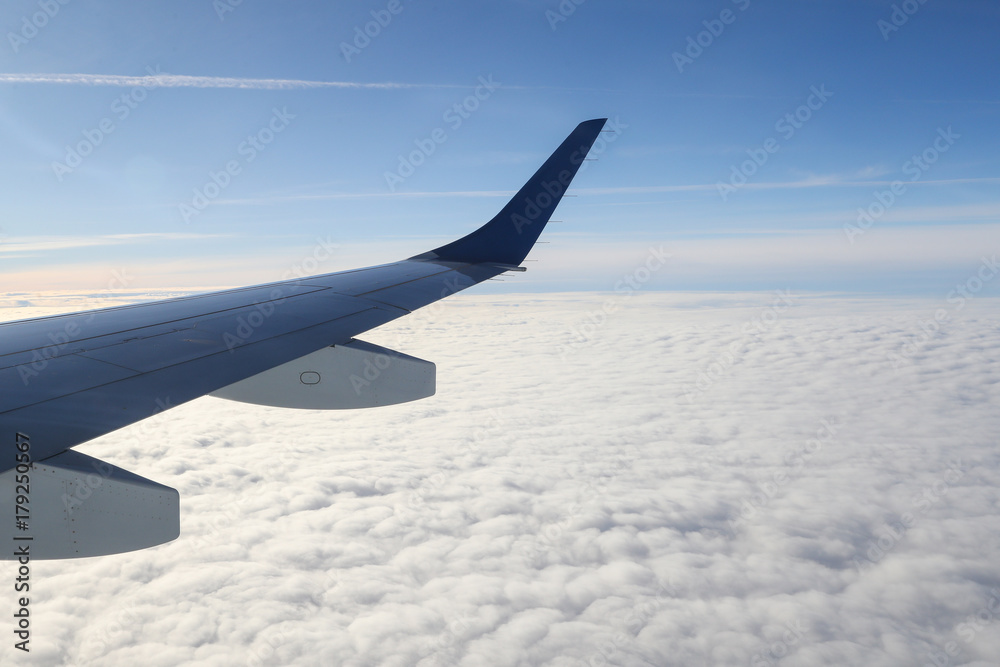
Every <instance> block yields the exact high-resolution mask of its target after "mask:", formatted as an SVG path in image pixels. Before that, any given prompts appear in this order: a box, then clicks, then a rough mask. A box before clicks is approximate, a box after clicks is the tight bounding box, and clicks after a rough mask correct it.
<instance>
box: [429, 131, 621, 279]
mask: <svg viewBox="0 0 1000 667" xmlns="http://www.w3.org/2000/svg"><path fill="white" fill-rule="evenodd" d="M607 120H608V119H607V118H598V119H595V120H588V121H585V122H583V123H580V124H579V125H577V126H576V129H575V130H573V131H572V132H571V133H570V135H569V136H568V137H566V140H565V141H563V142H562V144H561V145H560V146H559V148H557V149H556V150H555V152H554V153H553V154H552V155H551V156H550V157H549V159H548V160H546V161H545V164H543V165H542V166H541V167H540V168H539V169H538V171H536V172H535V175H534V176H532V177H531V178H530V179H528V182H527V183H525V184H524V187H522V188H521V189H520V190H519V191H518V193H517V194H516V195H514V197H513V198H512V199H511V200H510V201H509V202H507V205H506V206H504V207H503V209H502V210H501V211H500V212H499V213H497V214H496V216H494V218H493V219H492V220H490V221H489V222H487V223H486V224H485V225H483V226H482V227H480V228H479V229H477V230H476V231H474V232H472V233H471V234H469V235H468V236H464V237H462V238H460V239H459V240H457V241H453V242H452V243H449V244H447V245H443V246H441V247H440V248H436V249H434V250H432V251H430V252H425V253H423V254H422V255H417V256H416V257H411V258H410V259H423V260H430V261H434V260H438V261H445V262H469V263H472V264H501V265H508V266H517V265H518V264H520V263H521V261H522V260H524V258H525V257H526V256H527V255H528V252H529V251H530V250H531V247H532V246H533V245H535V241H537V240H538V235H539V234H541V233H542V230H543V229H544V228H545V224H546V223H547V222H548V221H549V218H551V217H552V213H553V212H554V211H555V210H556V206H557V205H558V204H559V201H560V200H561V199H562V196H563V194H564V193H565V192H566V190H567V189H568V188H569V184H570V182H571V181H572V180H573V177H574V176H576V172H577V170H579V168H580V165H581V164H583V161H584V159H585V158H586V157H587V153H588V152H589V151H590V147H591V146H593V145H594V142H595V141H596V140H597V137H598V136H599V135H600V132H601V129H602V128H603V127H604V124H605V123H606V122H607Z"/></svg>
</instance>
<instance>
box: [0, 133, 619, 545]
mask: <svg viewBox="0 0 1000 667" xmlns="http://www.w3.org/2000/svg"><path fill="white" fill-rule="evenodd" d="M605 121H606V119H597V120H590V121H586V122H584V123H581V124H580V125H579V126H577V128H576V129H575V130H573V132H572V133H570V135H569V136H568V137H567V138H566V140H565V141H563V142H562V144H561V145H560V146H559V147H558V148H557V149H556V150H555V152H554V153H552V155H551V156H550V157H549V159H548V160H546V161H545V163H544V164H543V165H542V166H541V167H540V168H539V169H538V171H537V172H535V174H534V175H533V176H532V177H531V178H530V179H529V180H528V181H527V183H525V185H524V186H523V187H522V188H521V189H520V190H519V191H518V193H517V194H516V195H514V197H513V198H512V199H511V200H510V202H508V203H507V205H506V206H504V208H503V209H502V210H501V211H500V212H499V213H498V214H497V215H496V216H495V217H494V218H493V219H492V220H490V221H489V222H487V223H486V224H485V225H483V226H482V227H480V228H479V229H477V230H475V231H474V232H472V233H470V234H468V235H467V236H465V237H463V238H461V239H459V240H457V241H454V242H452V243H448V244H447V245H444V246H441V247H440V248H436V249H435V250H432V251H430V252H426V253H423V254H421V255H417V256H415V257H411V258H409V259H406V260H403V261H400V262H395V263H392V264H384V265H381V266H373V267H369V268H364V269H357V270H353V271H343V272H338V273H330V274H325V275H318V276H313V277H308V278H302V279H297V280H289V281H284V282H277V283H270V284H265V285H257V286H253V287H245V288H241V289H232V290H225V291H221V292H212V293H208V294H200V295H196V296H189V297H182V298H176V299H168V300H165V301H156V302H150V303H143V304H137V305H131V306H124V307H116V308H105V309H101V310H94V311H88V312H81V313H72V314H67V315H58V316H54V317H42V318H37V319H30V320H21V321H16V322H7V323H4V324H0V434H2V435H0V437H2V438H3V441H2V443H3V444H2V446H3V448H4V449H7V450H8V454H7V455H5V456H3V458H2V459H0V521H2V522H4V523H6V524H7V528H5V529H2V530H0V535H6V536H7V537H9V538H10V539H11V540H13V542H8V544H15V545H17V546H18V548H19V549H27V550H28V551H21V552H20V553H21V554H27V553H28V552H30V557H31V558H75V557H82V556H94V555H104V554H110V553H120V552H123V551H131V550H134V549H141V548H145V547H149V546H153V545H156V544H161V543H163V542H166V541H169V540H172V539H175V538H176V537H177V536H178V535H179V530H180V529H179V517H180V514H179V499H178V494H177V492H176V491H175V490H174V489H171V488H169V487H166V486H163V485H161V484H157V483H156V482H153V481H151V480H148V479H145V478H143V477H140V476H138V475H135V474H133V473H130V472H128V471H126V470H122V469H120V468H117V467H115V466H113V465H111V464H109V463H106V462H104V461H100V460H99V459H96V458H93V457H90V456H87V455H84V454H82V453H80V452H75V451H72V450H71V449H70V448H72V447H74V446H76V445H79V444H81V443H84V442H87V441H89V440H92V439H94V438H96V437H99V436H101V435H104V434H105V433H109V432H111V431H114V430H116V429H119V428H122V427H123V426H127V425H129V424H132V423H135V422H138V421H140V420H143V419H146V418H147V417H150V416H152V415H154V414H157V413H159V412H162V411H163V410H166V409H169V408H172V407H175V406H178V405H180V404H182V403H185V402H187V401H190V400H192V399H195V398H198V397H200V396H205V395H207V394H211V395H216V396H220V397H223V398H229V399H232V400H240V401H246V402H251V403H259V404H264V405H278V406H282V407H298V408H311V409H338V408H340V409H343V408H359V407H372V406H377V405H388V404H391V403H399V402H403V401H408V400H415V399H417V398H423V397H425V396H429V395H431V394H433V393H434V366H433V364H431V363H430V362H426V361H423V360H420V359H416V358H414V357H410V356H407V355H405V354H401V353H399V352H395V351H393V350H388V349H385V348H381V347H378V346H375V345H371V344H369V343H365V342H363V341H359V340H355V338H354V337H355V336H357V335H359V334H361V333H363V332H365V331H368V330H369V329H373V328H375V327H377V326H380V325H382V324H385V323H386V322H390V321H392V320H394V319H396V318H397V317H402V316H404V315H407V314H408V313H410V312H412V311H414V310H416V309H417V308H420V307H422V306H426V305H428V304H430V303H433V302H435V301H438V300H439V299H443V298H445V297H447V296H449V295H451V294H454V293H456V292H459V291H461V290H463V289H466V288H468V287H471V286H473V285H475V284H477V283H480V282H482V281H484V280H487V279H489V278H492V277H494V276H497V275H499V274H501V273H504V272H506V271H514V270H520V271H523V270H524V269H523V268H522V267H521V266H520V264H521V262H522V260H523V259H524V258H525V256H526V255H527V254H528V252H529V251H530V250H531V248H532V246H533V245H534V243H535V241H536V240H537V239H538V236H539V234H540V233H541V232H542V229H543V228H544V227H545V224H546V223H547V222H548V220H549V219H550V217H551V215H552V213H553V211H554V210H555V208H556V206H557V205H558V203H559V201H560V199H561V198H562V196H563V194H564V193H565V192H566V189H567V188H568V187H569V185H570V182H571V181H572V180H573V177H574V176H575V175H576V173H577V170H578V169H579V167H580V165H581V164H582V163H583V161H584V159H585V158H586V156H587V153H588V152H589V150H590V148H591V146H592V145H593V143H594V141H595V140H596V139H597V137H598V136H599V133H600V131H601V129H602V128H603V126H604V123H605ZM0 553H6V556H5V557H6V558H7V559H10V558H12V556H11V550H10V549H5V550H3V552H0ZM18 553H19V552H17V551H15V552H14V556H13V558H17V557H18Z"/></svg>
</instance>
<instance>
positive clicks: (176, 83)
mask: <svg viewBox="0 0 1000 667" xmlns="http://www.w3.org/2000/svg"><path fill="white" fill-rule="evenodd" d="M0 83H29V84H30V83H36V84H61V85H77V86H120V87H126V88H127V87H134V86H146V87H150V88H152V87H165V88H242V89H248V90H289V89H303V88H374V89H382V90H391V89H402V88H466V87H468V86H461V85H458V84H434V83H394V82H391V81H390V82H382V83H364V82H358V81H308V80H304V79H244V78H237V77H226V76H190V75H186V74H160V73H156V74H149V75H144V76H124V75H120V74H44V73H43V74H0Z"/></svg>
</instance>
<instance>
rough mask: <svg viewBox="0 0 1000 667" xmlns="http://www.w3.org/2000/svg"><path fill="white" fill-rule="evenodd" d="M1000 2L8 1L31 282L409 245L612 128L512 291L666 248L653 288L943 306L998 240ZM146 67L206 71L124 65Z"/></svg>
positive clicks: (4, 252) (12, 177)
mask: <svg viewBox="0 0 1000 667" xmlns="http://www.w3.org/2000/svg"><path fill="white" fill-rule="evenodd" d="M46 12H47V13H46ZM378 19H381V20H382V23H383V24H384V25H377V24H375V23H373V21H376V20H378ZM998 23H1000V7H998V6H996V5H995V4H993V3H987V2H965V1H949V2H944V0H926V1H925V2H923V3H921V2H919V0H911V1H910V2H907V3H893V2H881V1H876V0H866V1H858V2H851V1H837V2H833V1H830V2H819V1H815V2H812V1H811V2H805V1H800V2H769V3H765V2H762V1H760V0H738V1H737V2H733V1H731V0H718V1H714V2H671V3H664V2H614V3H612V2H601V1H599V0H585V1H583V2H580V3H579V4H576V3H574V2H572V0H565V1H564V2H562V3H560V2H557V1H549V0H544V1H541V0H520V1H512V2H490V3H487V2H466V3H459V2H431V1H423V0H399V1H398V2H393V3H390V2H388V1H383V0H377V1H374V2H369V1H366V2H357V3H347V4H340V3H337V4H333V3H319V2H296V3H281V4H279V3H264V2H259V1H255V0H244V1H243V2H241V3H239V4H233V2H232V0H230V2H225V1H224V0H219V2H215V3H213V2H211V1H209V0H203V1H201V2H194V3H167V2H147V3H141V4H140V3H132V4H122V3H105V2H87V1H85V0H70V1H68V2H66V4H60V3H59V2H58V0H52V1H51V2H46V1H45V0H42V2H39V1H38V0H34V1H24V0H11V1H10V2H7V3H5V5H4V9H3V11H2V22H0V25H2V28H3V32H4V37H5V39H4V40H3V44H0V73H3V76H0V100H2V103H0V177H2V180H3V190H2V192H3V197H2V203H3V215H2V217H0V258H2V261H3V269H2V271H3V275H4V280H5V283H6V291H10V292H32V291H37V290H52V289H81V290H95V289H105V288H107V287H109V286H113V285H118V286H121V285H120V283H127V285H128V286H129V287H133V288H141V289H145V288H150V289H152V288H164V287H212V286H225V285H237V284H243V283H252V282H265V281H269V280H275V279H278V278H281V277H282V276H284V275H286V274H288V273H289V272H293V273H294V272H296V271H298V270H300V267H303V266H304V267H305V270H309V269H313V270H317V271H332V270H338V269H346V268H351V267H355V266H362V265H367V264H374V263H380V262H387V261H394V260H396V259H401V258H403V257H407V256H410V255H413V254H417V253H419V252H422V251H424V250H427V249H429V248H431V247H434V246H435V245H438V244H440V243H441V242H445V241H447V240H450V239H451V238H454V237H457V236H460V235H462V234H464V233H466V232H468V231H470V230H471V229H473V228H474V227H476V226H478V224H480V223H481V222H483V221H485V220H487V219H489V218H490V217H492V215H493V213H494V212H495V211H496V210H498V209H499V208H500V207H501V206H502V205H503V203H504V201H505V198H504V197H505V196H506V195H507V194H508V193H510V192H512V191H514V190H516V189H517V188H518V187H519V186H520V185H521V183H522V182H523V181H524V180H525V179H526V178H527V177H528V176H530V174H531V173H532V172H533V171H534V170H535V168H536V167H537V165H538V164H540V162H541V161H542V160H543V159H544V158H545V157H546V156H547V154H548V153H549V152H550V151H551V150H552V149H553V148H554V147H555V146H556V145H558V143H559V142H560V141H561V140H562V138H563V137H564V136H565V135H566V134H567V133H568V132H569V131H570V130H571V129H572V128H573V127H574V126H575V125H576V123H578V122H580V121H582V120H586V119H589V118H594V117H609V118H611V119H612V120H613V121H614V120H616V121H617V122H616V124H615V127H617V128H619V132H618V133H617V134H612V135H608V138H609V139H613V141H610V142H609V143H607V145H606V146H604V147H603V148H604V150H601V151H600V154H599V155H598V158H599V160H598V161H597V162H594V163H591V164H589V165H588V168H587V169H586V170H585V171H583V172H582V173H581V174H580V175H579V176H578V178H577V181H576V183H575V186H576V193H577V194H578V196H577V197H575V198H572V199H567V200H565V201H564V202H563V204H562V205H561V207H560V210H559V211H558V212H557V215H556V217H557V218H558V219H559V220H562V221H563V222H560V223H558V224H555V225H553V226H552V227H551V228H550V229H549V230H547V231H546V234H545V236H544V237H543V240H545V241H548V242H549V243H547V244H544V245H541V246H539V247H538V248H536V250H535V252H533V254H532V256H531V258H530V259H531V260H533V262H532V263H531V264H529V265H528V266H529V267H530V270H529V272H528V273H526V274H523V275H519V276H518V277H517V278H516V279H513V280H511V281H508V282H505V283H491V284H490V285H489V286H485V287H484V288H483V290H484V291H490V290H492V291H546V290H566V289H588V290H610V289H613V287H614V285H615V284H616V283H617V281H619V280H620V279H621V278H622V276H626V275H630V274H634V272H635V271H636V270H637V268H638V267H640V266H642V265H643V264H644V262H645V260H646V259H647V258H648V257H649V256H650V255H651V253H655V252H661V253H662V252H664V251H666V252H669V253H670V255H671V259H670V261H668V262H667V263H666V265H665V266H664V267H663V268H662V269H661V270H658V271H656V272H654V273H653V274H652V275H651V276H650V278H649V280H648V281H646V282H645V283H644V284H643V287H644V288H646V289H671V290H673V289H682V290H745V289H752V290H771V289H793V290H798V291H803V290H805V291H808V290H819V291H850V292H879V293H901V292H905V293H918V294H925V295H930V296H941V297H942V298H944V297H945V295H947V294H948V293H949V291H950V290H952V289H954V287H955V286H956V285H957V284H962V283H965V282H967V281H968V280H969V279H970V277H972V276H974V275H976V273H977V271H978V270H979V268H980V267H981V265H982V263H983V258H984V257H985V258H987V259H989V258H991V257H992V256H993V254H994V253H995V252H996V251H998V250H1000V219H998V218H1000V197H998V187H997V186H998V185H1000V170H998V166H1000V159H998V157H997V156H998V148H1000V135H998V133H997V131H996V127H997V118H998V112H1000V94H998V86H1000V76H998V74H1000V72H998V63H1000V44H998V42H997V40H996V35H997V34H998V30H997V29H998V27H1000V26H998ZM39 26H40V27H39ZM366 27H367V28H368V30H369V32H370V33H372V34H374V36H373V37H370V38H368V39H367V43H366V41H365V40H364V39H362V38H358V34H359V32H362V33H363V31H364V30H365V29H366ZM355 40H357V41H355ZM699 42H700V45H699ZM692 44H694V45H695V46H692ZM345 45H349V46H348V47H345ZM149 72H154V73H160V74H164V75H166V74H169V75H176V76H177V77H191V78H188V79H183V78H173V79H169V81H170V82H171V85H162V83H163V82H165V81H167V79H161V80H158V81H159V82H160V83H157V82H151V81H150V80H145V84H146V85H147V86H148V87H146V88H144V87H142V86H137V84H139V83H143V81H142V80H134V79H128V78H126V77H142V76H144V75H146V74H147V73H149ZM57 74H63V75H70V74H72V75H85V76H76V77H53V76H52V75H57ZM42 75H45V76H42ZM116 77H117V78H116ZM270 80H282V81H292V82H325V83H327V84H331V83H337V82H340V83H351V84H361V85H358V86H350V87H348V86H342V85H316V84H306V83H285V84H276V83H274V82H272V81H270ZM482 81H487V82H491V83H490V85H489V86H488V87H486V86H483V84H482V83H481V82H482ZM372 84H397V85H395V86H382V85H372ZM477 92H478V94H479V98H478V99H477V98H476V97H475V96H476V94H477ZM455 105H460V107H461V109H462V111H460V112H459V111H455ZM461 105H464V107H462V106H461ZM789 114H791V116H790V117H789V116H788V115H789ZM796 114H797V117H796ZM435 130H441V131H442V132H443V135H444V136H445V137H446V139H445V140H444V141H443V142H441V143H437V144H435V145H434V150H433V152H432V153H430V154H428V155H421V156H418V160H419V161H420V162H421V164H420V165H419V166H416V167H415V168H414V169H413V173H412V174H409V172H408V171H406V170H405V169H404V171H403V172H400V171H399V168H400V156H404V157H407V156H410V154H411V153H412V152H413V151H415V150H419V145H420V144H421V143H422V144H423V145H424V146H427V145H428V143H427V141H428V138H429V137H431V136H432V133H434V131H435ZM438 136H439V137H440V136H442V135H441V134H438ZM251 138H256V140H257V146H258V148H259V149H258V148H254V147H253V145H254V142H253V140H252V139H251ZM81 144H84V145H83V147H82V150H81V151H78V152H88V154H87V155H85V156H81V157H80V159H79V161H78V164H77V160H76V158H74V157H73V155H72V153H73V152H74V150H75V149H77V148H79V147H80V146H81ZM425 152H426V151H425ZM914 156H916V157H917V158H918V160H917V161H914V159H913V158H914ZM921 156H923V157H922V158H921ZM251 157H252V159H251ZM420 158H422V159H420ZM754 158H756V162H754ZM60 165H61V166H60ZM227 166H229V167H231V171H232V173H231V174H225V172H226V169H227ZM393 172H395V173H396V174H397V175H399V174H400V173H404V174H405V178H401V180H395V179H387V176H386V174H387V173H393ZM213 174H215V181H216V182H217V183H222V184H224V187H218V188H216V187H214V185H213V178H212V175H213ZM743 179H745V183H744V182H743ZM388 180H394V182H393V183H391V184H390V183H389V182H388ZM894 181H898V182H897V183H896V186H895V192H894V191H893V189H894V187H893V182H894ZM720 183H721V184H728V185H730V186H732V188H731V189H730V188H724V191H720V187H719V184H720ZM206 188H207V191H206ZM196 191H197V192H201V193H202V194H203V195H204V194H209V195H214V196H212V197H206V200H210V201H208V203H207V205H206V206H204V207H203V210H195V211H194V213H193V214H192V212H191V211H192V210H193V209H195V207H194V204H195V203H197V202H196V194H195V193H196ZM184 206H190V207H191V209H185V208H184ZM880 207H881V208H880ZM859 210H866V211H868V212H869V215H870V217H869V221H865V224H866V227H865V228H861V227H859V226H858V220H859ZM845 225H846V226H848V227H847V229H846V230H845ZM851 225H854V226H853V227H851ZM859 232H860V233H859ZM332 246H336V249H335V250H331V249H330V248H331V247H332ZM120 275H125V276H127V279H126V280H119V279H118V278H115V276H120ZM116 281H117V282H116ZM998 282H1000V281H998ZM982 290H983V291H984V293H989V292H990V291H991V290H995V287H994V285H993V283H991V282H989V281H986V282H985V284H984V286H983V288H982Z"/></svg>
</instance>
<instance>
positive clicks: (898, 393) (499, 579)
mask: <svg viewBox="0 0 1000 667" xmlns="http://www.w3.org/2000/svg"><path fill="white" fill-rule="evenodd" d="M19 298H20V297H19ZM7 305H9V306H17V308H10V309H8V311H7V312H13V311H14V310H16V316H18V317H23V316H26V315H27V314H30V313H32V312H38V311H37V310H36V311H31V310H29V307H31V306H37V305H40V304H37V303H35V304H33V303H24V302H21V303H19V302H17V301H16V300H13V299H11V300H10V301H8V303H7ZM41 305H45V304H41ZM996 305H997V304H996V301H995V300H988V299H984V298H979V299H973V300H972V301H970V302H968V303H966V304H965V305H964V306H963V307H962V308H961V309H958V308H957V307H956V306H955V305H954V304H949V303H946V302H943V301H942V302H940V303H939V302H936V301H932V300H926V301H922V300H916V299H909V300H902V299H876V298H871V299H861V298H835V297H820V296H799V295H794V294H792V295H788V294H786V295H785V296H784V297H779V296H777V295H775V294H679V295H671V294H655V293H649V294H636V295H634V296H633V297H631V298H623V297H621V296H620V295H617V296H616V295H610V294H592V293H591V294H563V295H527V296H510V295H505V296H492V297H490V296H482V295H469V296H465V295H462V296H459V297H456V298H453V299H450V300H448V301H446V302H445V303H444V304H443V305H442V306H440V307H437V308H434V309H432V310H429V311H428V312H426V313H422V312H418V313H415V314H414V315H412V316H410V317H408V318H404V319H402V320H400V321H398V322H397V323H394V324H393V325H391V326H389V327H385V328H384V329H381V330H378V331H375V332H371V333H370V334H369V335H368V336H366V337H365V339H366V340H370V341H371V342H374V343H378V344H381V345H386V346H389V347H393V348H396V349H399V350H401V351H403V352H406V353H408V354H413V355H416V356H420V357H423V358H425V359H429V360H432V361H435V362H436V363H437V364H438V394H437V396H435V397H433V398H431V399H428V400H425V401H420V402H416V403H412V404H407V405H402V406H397V407H392V408H382V409H378V410H370V411H356V412H326V413H320V412H306V411H288V410H280V409H268V408H261V407H258V406H249V405H241V404H236V403H230V402H225V401H220V400H216V399H207V398H206V399H201V400H199V401H195V402H193V403H190V404H187V405H184V406H181V407H179V408H177V409H174V410H171V411H169V412H167V413H165V414H162V415H158V416H157V417H155V418H154V419H152V420H149V421H148V422H147V423H146V424H145V425H137V426H135V427H132V428H129V429H125V430H122V431H120V432H118V433H114V434H111V435H110V436H107V437H105V438H102V439H100V440H99V441H95V442H93V443H91V444H88V445H86V446H84V447H81V450H82V451H84V452H86V453H88V454H91V455H93V456H97V457H99V458H102V459H104V460H107V461H110V462H112V463H114V464H115V465H118V466H121V467H123V468H126V469H129V470H132V471H135V472H137V473H139V474H142V475H144V476H147V477H150V478H152V479H154V480H157V481H159V482H162V483H165V484H168V485H171V486H174V487H176V488H177V489H178V490H179V491H180V493H181V503H182V507H181V509H182V516H181V531H182V533H181V537H180V538H179V539H178V540H176V541H175V542H173V543H170V544H167V545H163V546H161V547H157V548H155V549H150V550H146V551H140V552H136V553H132V554H123V555H119V556H112V557H104V558H95V559H85V560H80V561H56V562H52V561H50V562H36V563H34V565H33V568H32V577H33V586H32V592H33V594H34V597H33V599H32V614H33V616H32V628H33V635H32V642H31V646H32V652H31V654H30V656H22V655H19V652H17V651H15V650H14V649H13V647H12V644H13V641H11V640H8V641H7V642H4V643H2V644H0V662H3V663H4V664H7V663H8V662H9V663H13V662H14V661H15V660H17V661H18V663H24V664H32V662H34V664H69V665H89V664H100V665H135V664H142V665H146V666H148V667H154V666H156V665H176V664H196V665H233V664H249V665H255V664H268V665H270V664H300V665H352V666H361V665H420V666H422V667H430V666H432V665H463V666H470V667H471V666H474V665H552V666H560V667H562V666H566V667H569V666H578V665H604V664H610V665H629V666H632V665H696V664H712V665H768V664H780V665H783V666H793V665H829V664H866V665H924V664H928V665H983V666H985V665H992V664H995V661H996V656H997V655H1000V632H998V628H1000V571H998V569H997V565H996V564H997V563H998V562H1000V518H998V515H997V506H998V499H1000V494H998V491H997V489H998V488H1000V453H998V449H997V446H996V445H997V439H996V438H997V436H996V434H997V432H998V427H1000V414H998V411H997V410H996V406H997V405H998V402H1000V362H998V358H1000V357H998V352H1000V341H998V340H997V331H998V326H1000V325H998V320H997V318H996V315H995V313H996V312H997V311H996ZM938 309H945V310H946V312H947V315H948V318H949V319H948V320H947V321H946V322H944V323H943V324H939V325H938V326H937V327H936V330H935V328H934V327H933V326H931V325H929V324H928V322H930V321H932V320H933V318H934V314H935V312H936V311H937V310H938ZM607 311H610V312H607ZM925 329H931V331H930V333H928V334H925V333H924V331H925ZM894 355H895V356H894ZM6 571H7V572H8V575H7V576H10V577H11V578H12V576H13V575H11V574H10V573H11V572H12V570H11V566H9V565H8V566H6ZM10 598H11V602H13V600H12V598H13V593H10ZM949 653H950V654H949ZM25 658H27V660H26V659H25Z"/></svg>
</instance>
